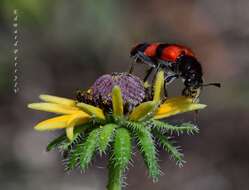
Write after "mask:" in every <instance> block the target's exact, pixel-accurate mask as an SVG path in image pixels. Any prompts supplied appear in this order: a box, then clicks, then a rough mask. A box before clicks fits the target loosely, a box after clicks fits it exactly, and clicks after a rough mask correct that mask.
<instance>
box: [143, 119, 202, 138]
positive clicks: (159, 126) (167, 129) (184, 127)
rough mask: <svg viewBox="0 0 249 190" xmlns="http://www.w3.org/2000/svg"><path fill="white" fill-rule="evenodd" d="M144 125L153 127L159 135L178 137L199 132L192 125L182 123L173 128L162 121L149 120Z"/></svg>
mask: <svg viewBox="0 0 249 190" xmlns="http://www.w3.org/2000/svg"><path fill="white" fill-rule="evenodd" d="M145 124H146V125H149V126H151V127H153V128H154V129H156V130H158V131H160V132H161V133H170V134H172V133H177V134H178V135H180V134H183V133H187V134H195V133H198V132H199V128H198V127H197V126H196V125H194V124H192V123H182V124H180V125H176V126H174V125H171V124H168V123H165V122H162V121H158V120H155V119H150V120H149V121H147V122H145Z"/></svg>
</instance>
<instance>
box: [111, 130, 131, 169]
mask: <svg viewBox="0 0 249 190" xmlns="http://www.w3.org/2000/svg"><path fill="white" fill-rule="evenodd" d="M131 147H132V145H131V137H130V132H129V131H128V130H127V129H125V128H118V129H117V130H116V134H115V139H114V145H113V162H114V163H115V164H114V166H115V167H116V166H118V167H121V169H125V168H126V167H127V165H128V163H129V161H130V159H131V153H132V148H131Z"/></svg>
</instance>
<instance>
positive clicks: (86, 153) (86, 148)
mask: <svg viewBox="0 0 249 190" xmlns="http://www.w3.org/2000/svg"><path fill="white" fill-rule="evenodd" d="M98 134H99V128H97V129H94V130H92V131H91V132H90V133H89V135H88V136H87V137H86V140H85V141H84V142H83V143H81V144H78V145H76V147H75V149H74V150H72V151H71V152H70V157H69V159H68V160H67V168H66V169H67V170H71V169H73V168H75V167H77V166H80V168H81V169H82V170H85V169H86V168H87V167H88V165H89V163H90V162H91V160H92V157H93V155H94V153H95V150H96V148H97V145H98Z"/></svg>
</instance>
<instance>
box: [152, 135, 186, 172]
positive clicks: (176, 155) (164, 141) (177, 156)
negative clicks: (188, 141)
mask: <svg viewBox="0 0 249 190" xmlns="http://www.w3.org/2000/svg"><path fill="white" fill-rule="evenodd" d="M154 134H155V136H156V138H157V139H158V141H159V144H160V145H161V146H162V147H163V148H164V150H166V151H167V152H168V153H169V155H170V157H171V158H173V159H174V160H175V161H176V165H178V166H179V167H182V166H183V164H184V163H185V161H184V160H183V156H184V155H183V153H181V152H180V147H176V146H174V142H173V141H170V138H169V137H165V136H163V135H162V134H161V133H159V132H157V131H155V132H154Z"/></svg>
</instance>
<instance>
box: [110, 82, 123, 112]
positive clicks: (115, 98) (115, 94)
mask: <svg viewBox="0 0 249 190" xmlns="http://www.w3.org/2000/svg"><path fill="white" fill-rule="evenodd" d="M112 106H113V114H114V115H115V116H122V115H123V113H124V108H123V98H122V92H121V89H120V87H119V86H114V87H113V89H112Z"/></svg>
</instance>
